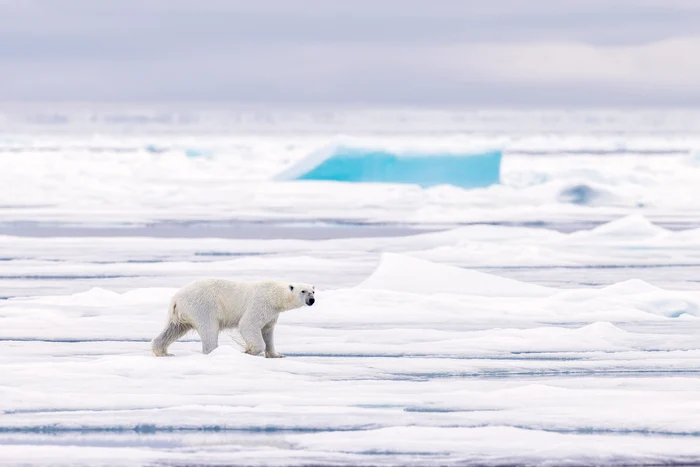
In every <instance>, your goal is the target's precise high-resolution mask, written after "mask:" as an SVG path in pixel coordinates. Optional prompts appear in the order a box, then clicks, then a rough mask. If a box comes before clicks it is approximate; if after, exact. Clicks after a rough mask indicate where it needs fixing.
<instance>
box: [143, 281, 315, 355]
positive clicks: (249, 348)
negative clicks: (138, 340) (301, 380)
mask: <svg viewBox="0 0 700 467" xmlns="http://www.w3.org/2000/svg"><path fill="white" fill-rule="evenodd" d="M314 301H315V298H314V287H313V286H312V285H308V284H299V283H290V282H280V281H274V280H265V281H257V282H242V281H233V280H228V279H200V280H198V281H194V282H192V283H190V284H188V285H186V286H184V287H183V288H182V289H180V290H179V291H177V293H175V295H174V296H173V299H172V300H171V302H170V308H169V310H168V321H167V324H166V326H165V329H164V330H163V332H161V333H160V335H158V337H156V338H155V339H153V341H152V342H151V349H152V350H153V353H154V354H156V355H157V356H165V355H170V354H169V353H168V346H169V345H170V344H172V343H173V342H175V341H176V340H177V339H178V338H180V337H182V336H183V335H184V334H186V333H187V331H189V330H191V329H195V330H196V331H197V332H198V333H199V336H200V338H201V339H202V353H205V354H208V353H210V352H211V351H213V350H214V349H215V348H217V347H218V345H219V332H220V331H222V330H224V329H232V328H238V331H239V332H240V334H241V337H242V338H243V340H244V342H245V346H246V349H245V351H246V353H249V354H252V355H257V354H259V353H260V352H262V351H265V356H266V357H268V358H279V357H282V355H280V354H278V353H277V351H276V350H275V345H274V340H273V337H274V329H275V324H277V318H278V317H279V314H280V313H281V312H283V311H287V310H293V309H295V308H301V307H303V306H304V305H307V304H308V305H311V304H313V302H314Z"/></svg>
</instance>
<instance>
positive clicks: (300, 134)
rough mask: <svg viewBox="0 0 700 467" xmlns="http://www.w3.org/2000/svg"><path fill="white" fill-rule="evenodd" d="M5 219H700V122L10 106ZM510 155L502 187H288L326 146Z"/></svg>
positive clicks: (698, 116) (1, 140)
mask: <svg viewBox="0 0 700 467" xmlns="http://www.w3.org/2000/svg"><path fill="white" fill-rule="evenodd" d="M0 117H2V118H0V186H2V187H3V190H1V191H0V220H1V221H2V222H4V223H7V222H52V223H68V224H74V223H80V224H84V223H89V224H93V225H105V224H108V225H119V224H138V225H143V224H149V223H154V222H163V221H257V222H259V221H266V222H283V221H284V222H289V221H294V222H331V223H335V222H353V223H365V224H366V223H369V224H398V223H400V224H409V225H433V226H435V225H437V226H443V227H445V226H454V225H459V224H464V223H473V222H501V223H502V222H510V223H512V222H519V223H522V222H546V223H552V222H562V221H565V222H581V221H597V222H604V221H609V220H613V219H616V218H618V217H621V216H623V215H626V214H630V213H631V212H636V213H639V214H642V215H644V216H646V217H647V218H649V219H652V220H654V221H659V222H680V223H686V224H687V223H689V222H692V223H694V224H695V225H697V223H698V220H700V208H699V207H698V206H697V180H698V179H700V158H699V156H698V153H697V151H698V150H699V149H700V136H699V135H700V113H698V112H692V111H685V112H684V111H666V112H663V111H657V112H636V113H635V112H613V111H607V112H602V111H599V112H593V111H589V112H564V111H539V112H513V111H510V112H509V111H500V112H497V111H490V112H478V111H471V112H467V111H452V112H450V111H439V112H438V111H410V110H394V111H386V110H355V111H345V112H339V111H335V112H334V111H326V112H323V111H320V110H319V111H311V110H307V111H303V112H302V111H288V112H282V111H280V112H272V111H263V110H258V111H247V112H225V111H218V112H217V111H214V110H210V111H207V112H205V111H195V110H190V111H181V112H177V111H174V110H171V111H170V112H168V111H165V110H160V111H158V110H148V109H143V110H140V109H119V108H116V109H109V108H107V109H101V110H100V109H97V110H85V109H82V110H81V109H71V108H57V109H54V108H52V107H50V106H48V107H43V108H42V107H40V108H36V109H29V110H24V111H23V112H19V110H17V109H13V108H12V107H7V106H5V107H4V108H0ZM338 142H342V143H343V144H346V145H349V146H359V147H373V148H378V149H386V150H395V149H408V150H414V151H420V152H421V153H430V152H431V151H434V152H436V153H439V152H445V151H448V152H470V151H478V150H483V149H501V150H502V151H503V152H504V157H503V162H502V167H501V181H502V183H501V184H499V185H494V186H491V187H487V188H482V189H472V190H466V189H461V188H456V187H453V186H446V185H442V186H435V187H431V188H421V187H419V186H415V185H401V184H374V183H372V184H368V183H362V184H358V183H336V182H319V181H288V182H280V181H274V180H275V177H276V176H277V175H278V174H280V173H282V172H284V171H285V170H287V169H288V168H289V167H291V166H293V165H294V164H297V163H298V162H299V161H302V160H304V159H305V158H307V157H309V156H310V155H311V154H313V153H314V152H315V151H317V150H318V149H319V148H323V147H326V146H327V145H329V144H334V143H338Z"/></svg>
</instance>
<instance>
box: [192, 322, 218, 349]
mask: <svg viewBox="0 0 700 467" xmlns="http://www.w3.org/2000/svg"><path fill="white" fill-rule="evenodd" d="M197 331H198V332H199V337H200V339H202V353H203V354H205V355H206V354H209V353H212V352H213V351H214V349H216V348H217V347H218V346H219V326H218V324H217V323H216V322H207V323H202V324H200V325H199V327H198V328H197Z"/></svg>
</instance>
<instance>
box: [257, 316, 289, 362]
mask: <svg viewBox="0 0 700 467" xmlns="http://www.w3.org/2000/svg"><path fill="white" fill-rule="evenodd" d="M275 324H277V318H275V319H273V320H272V321H270V322H269V323H267V324H266V325H265V326H264V327H263V329H262V337H263V341H265V358H284V355H282V354H278V353H277V351H276V350H275V340H274V337H275V336H274V334H275Z"/></svg>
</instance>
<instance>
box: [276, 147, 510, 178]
mask: <svg viewBox="0 0 700 467" xmlns="http://www.w3.org/2000/svg"><path fill="white" fill-rule="evenodd" d="M501 157H502V152H501V151H498V150H488V151H483V152H475V151H474V152H456V151H447V150H438V151H429V150H412V151H404V150H395V149H387V148H376V147H357V146H349V145H343V144H333V145H329V146H326V147H324V148H322V149H321V150H319V151H316V152H314V153H312V154H311V155H309V157H307V158H306V159H303V160H302V161H300V162H299V163H298V164H296V165H295V166H293V167H291V168H290V169H288V170H287V171H285V172H283V173H282V174H280V175H278V176H277V177H276V179H277V180H330V181H338V182H366V183H372V182H374V183H410V184H417V185H420V186H422V187H430V186H435V185H454V186H457V187H460V188H479V187H487V186H490V185H494V184H498V183H500V170H501Z"/></svg>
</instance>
